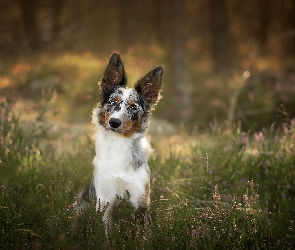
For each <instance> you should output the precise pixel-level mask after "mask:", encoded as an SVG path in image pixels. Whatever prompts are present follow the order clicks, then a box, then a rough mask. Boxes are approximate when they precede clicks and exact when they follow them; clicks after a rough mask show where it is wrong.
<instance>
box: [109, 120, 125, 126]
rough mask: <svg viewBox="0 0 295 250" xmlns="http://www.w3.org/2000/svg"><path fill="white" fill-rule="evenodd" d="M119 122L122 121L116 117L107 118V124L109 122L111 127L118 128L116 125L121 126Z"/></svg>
mask: <svg viewBox="0 0 295 250" xmlns="http://www.w3.org/2000/svg"><path fill="white" fill-rule="evenodd" d="M121 123H122V122H121V121H120V120H119V119H117V118H111V119H110V120H109V124H110V126H111V127H112V128H118V127H120V126H121Z"/></svg>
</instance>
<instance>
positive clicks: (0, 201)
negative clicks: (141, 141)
mask: <svg viewBox="0 0 295 250" xmlns="http://www.w3.org/2000/svg"><path fill="white" fill-rule="evenodd" d="M0 108H1V110H0V118H1V119H0V171H1V172H0V180H1V190H0V231H1V234H0V241H1V248H3V249H19V248H22V249H31V248H35V249H38V248H40V249H50V248H57V249H72V248H74V249H77V248H78V249H97V248H98V249H106V248H107V249H161V248H165V249H292V248H293V247H294V243H295V241H294V237H295V231H294V212H295V211H294V207H295V200H294V192H295V188H294V187H295V183H294V180H295V178H294V177H295V172H294V171H295V170H294V164H295V160H294V153H295V151H294V150H295V149H294V139H295V121H294V120H292V121H291V122H290V123H289V124H285V125H284V126H282V127H281V128H280V129H272V128H270V129H264V130H262V131H260V132H257V133H255V134H251V133H245V132H243V131H242V130H241V129H240V128H239V126H233V127H231V128H230V129H229V128H228V126H225V125H223V124H217V123H215V124H212V125H211V126H210V127H209V128H208V130H207V131H203V132H198V131H196V133H195V135H194V136H191V135H187V134H185V133H183V134H180V135H179V136H174V138H170V137H169V138H166V137H158V139H157V138H153V140H152V141H153V145H154V148H155V151H154V154H153V156H152V157H151V159H150V168H151V171H152V176H151V188H152V194H151V201H152V205H151V217H152V221H151V222H146V224H145V225H144V226H143V227H141V226H139V225H134V224H129V226H128V224H127V227H126V226H125V228H124V230H122V228H120V227H119V224H114V225H113V228H112V234H111V236H110V237H109V239H107V238H106V237H105V234H104V229H103V225H102V223H101V222H100V219H99V218H100V215H99V214H96V213H95V211H94V210H91V209H90V210H87V211H85V213H84V214H83V215H81V216H79V217H77V216H75V215H74V214H73V213H72V211H71V209H69V205H70V204H71V203H72V202H73V201H74V199H75V198H74V197H75V195H76V193H77V192H78V191H80V189H81V188H83V186H84V185H85V184H86V183H87V181H88V180H89V179H90V178H91V176H92V164H91V162H92V159H93V157H94V145H93V141H92V140H91V139H90V138H82V139H81V137H80V139H78V138H75V137H73V135H72V134H71V133H64V131H63V130H61V131H60V133H58V131H55V132H54V134H55V135H54V136H53V137H52V136H51V133H52V129H53V128H52V127H47V120H45V119H41V118H40V120H39V121H38V123H34V122H33V123H32V124H31V125H32V127H31V130H28V128H26V130H25V131H24V130H23V128H22V124H20V122H19V119H18V118H17V117H16V116H15V114H14V111H13V110H12V108H11V106H10V105H9V104H7V102H6V101H5V100H4V99H2V100H1V105H0ZM44 117H46V116H44ZM44 117H43V118H44ZM36 124H38V126H37V125H36ZM42 128H43V129H42ZM45 131H46V133H44V132H45ZM41 139H42V140H41ZM44 141H46V143H45V144H44ZM57 142H64V143H65V144H64V145H71V146H72V147H73V148H74V150H73V151H71V152H69V150H66V149H65V150H63V147H58V148H56V144H57ZM165 142H166V146H163V145H165ZM167 145H168V146H167ZM57 150H58V151H59V152H57ZM117 223H119V222H117Z"/></svg>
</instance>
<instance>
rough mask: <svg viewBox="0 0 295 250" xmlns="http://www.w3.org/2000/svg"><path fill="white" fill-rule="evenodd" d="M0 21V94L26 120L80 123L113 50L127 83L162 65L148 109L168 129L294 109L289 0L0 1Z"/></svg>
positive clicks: (256, 121) (276, 117)
mask: <svg viewBox="0 0 295 250" xmlns="http://www.w3.org/2000/svg"><path fill="white" fill-rule="evenodd" d="M0 23H1V25H0V96H1V97H2V98H4V97H5V98H6V99H8V100H9V101H10V102H11V103H13V105H14V108H15V110H16V111H17V112H18V113H19V114H20V115H21V116H23V117H26V119H30V117H34V119H35V118H36V117H37V118H38V117H39V118H40V117H42V115H43V114H45V113H46V114H48V113H49V114H50V115H51V116H54V117H55V118H54V119H57V121H60V122H67V123H75V124H77V123H88V124H90V120H91V118H90V115H91V110H92V108H93V106H94V104H95V102H96V101H97V95H98V88H97V82H98V81H99V80H100V78H101V77H102V74H103V71H104V69H105V66H106V64H107V62H108V58H109V56H110V55H111V53H112V52H113V51H118V52H119V53H120V54H121V56H122V59H123V61H124V64H125V70H126V71H127V75H128V77H129V84H130V86H133V84H134V83H135V82H136V80H138V78H140V77H142V76H143V75H144V74H145V73H147V72H148V71H149V70H151V69H152V68H154V67H155V66H156V65H159V64H163V65H164V66H165V76H164V90H163V93H162V95H163V99H162V101H161V102H160V104H159V105H158V107H157V109H156V111H155V114H154V115H155V117H158V118H161V119H164V120H165V121H167V122H169V123H171V124H174V126H175V127H184V128H186V129H187V130H188V131H190V132H191V131H196V130H197V129H203V128H206V127H207V126H208V124H210V123H212V122H216V121H217V122H226V123H227V124H233V123H236V122H239V123H240V124H241V127H242V128H243V129H244V130H249V129H251V130H259V129H261V128H262V127H265V126H271V125H272V124H274V123H275V124H280V123H282V122H288V121H289V120H290V118H291V117H293V116H294V115H295V0H281V1H275V0H248V1H242V0H227V1H225V0H209V1H208V0H186V1H185V0H145V1H144V0H99V1H97V0H89V1H86V0H85V1H79V0H43V1H38V0H1V1H0ZM45 111H46V112H45ZM51 119H52V118H51Z"/></svg>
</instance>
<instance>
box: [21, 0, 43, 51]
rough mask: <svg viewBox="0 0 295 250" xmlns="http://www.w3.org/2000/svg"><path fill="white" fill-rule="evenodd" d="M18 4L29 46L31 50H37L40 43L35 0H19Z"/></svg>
mask: <svg viewBox="0 0 295 250" xmlns="http://www.w3.org/2000/svg"><path fill="white" fill-rule="evenodd" d="M19 4H20V9H21V17H22V21H23V25H24V29H25V33H26V36H27V39H28V42H29V47H30V49H31V50H32V51H38V50H39V49H40V46H41V43H40V37H39V33H38V28H37V22H36V12H37V1H36V0H19Z"/></svg>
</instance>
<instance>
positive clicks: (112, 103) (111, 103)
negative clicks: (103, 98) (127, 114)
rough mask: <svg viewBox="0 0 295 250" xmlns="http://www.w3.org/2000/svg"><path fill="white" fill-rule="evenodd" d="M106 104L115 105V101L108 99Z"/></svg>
mask: <svg viewBox="0 0 295 250" xmlns="http://www.w3.org/2000/svg"><path fill="white" fill-rule="evenodd" d="M108 105H109V106H115V105H116V102H115V101H113V100H110V101H108Z"/></svg>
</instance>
